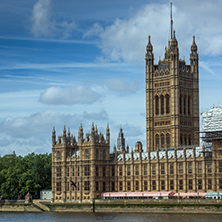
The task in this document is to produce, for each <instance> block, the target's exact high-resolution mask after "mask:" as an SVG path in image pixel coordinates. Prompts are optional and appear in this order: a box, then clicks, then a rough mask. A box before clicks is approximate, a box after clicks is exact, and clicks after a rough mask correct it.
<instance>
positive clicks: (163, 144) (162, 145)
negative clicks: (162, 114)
mask: <svg viewBox="0 0 222 222" xmlns="http://www.w3.org/2000/svg"><path fill="white" fill-rule="evenodd" d="M164 147H165V135H164V134H163V133H162V134H161V148H164Z"/></svg>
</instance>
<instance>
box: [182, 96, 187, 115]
mask: <svg viewBox="0 0 222 222" xmlns="http://www.w3.org/2000/svg"><path fill="white" fill-rule="evenodd" d="M186 111H187V96H186V95H185V96H184V99H183V113H184V115H186V114H187V112H186Z"/></svg>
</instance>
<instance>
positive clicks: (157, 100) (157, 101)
mask: <svg viewBox="0 0 222 222" xmlns="http://www.w3.org/2000/svg"><path fill="white" fill-rule="evenodd" d="M155 102H156V107H155V110H156V115H159V96H157V95H156V97H155Z"/></svg>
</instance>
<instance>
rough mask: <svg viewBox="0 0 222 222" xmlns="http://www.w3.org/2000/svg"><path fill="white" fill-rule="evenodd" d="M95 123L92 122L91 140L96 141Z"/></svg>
mask: <svg viewBox="0 0 222 222" xmlns="http://www.w3.org/2000/svg"><path fill="white" fill-rule="evenodd" d="M94 129H95V128H94V123H93V122H92V129H91V142H92V143H95V130H94Z"/></svg>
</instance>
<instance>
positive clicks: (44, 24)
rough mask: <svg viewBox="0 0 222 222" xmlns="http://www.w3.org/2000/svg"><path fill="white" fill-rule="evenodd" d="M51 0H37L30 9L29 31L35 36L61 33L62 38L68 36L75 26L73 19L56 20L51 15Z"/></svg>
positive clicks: (49, 35)
mask: <svg viewBox="0 0 222 222" xmlns="http://www.w3.org/2000/svg"><path fill="white" fill-rule="evenodd" d="M50 8H51V0H38V1H37V2H36V3H35V4H34V6H33V10H32V18H31V21H32V28H31V31H32V33H33V34H34V36H35V37H40V36H44V37H52V36H55V35H61V36H62V37H63V38H68V37H70V35H71V33H72V31H73V30H74V29H75V28H76V23H75V22H74V21H70V22H69V21H57V20H56V19H53V18H52V16H51V11H50Z"/></svg>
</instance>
